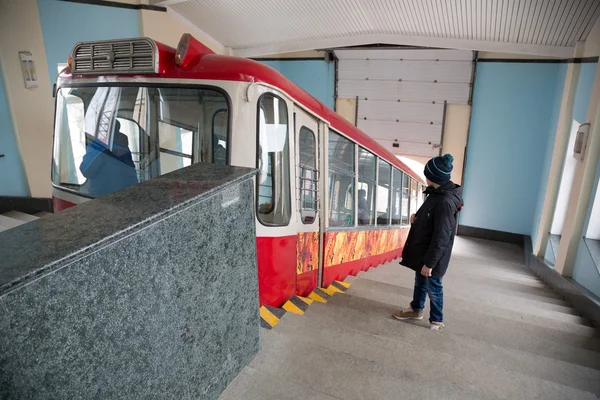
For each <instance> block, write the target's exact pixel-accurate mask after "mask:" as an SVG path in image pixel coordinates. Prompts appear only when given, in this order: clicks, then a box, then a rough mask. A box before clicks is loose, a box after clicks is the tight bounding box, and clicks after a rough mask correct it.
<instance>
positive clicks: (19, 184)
mask: <svg viewBox="0 0 600 400" xmlns="http://www.w3.org/2000/svg"><path fill="white" fill-rule="evenodd" d="M0 154H4V157H1V158H0V171H2V173H0V196H29V189H28V187H27V182H26V180H25V172H24V170H23V165H22V163H21V154H20V152H19V147H18V146H17V140H16V137H15V131H14V128H13V122H12V117H11V115H10V109H9V107H8V101H7V98H6V92H5V90H4V78H3V77H2V71H1V70H0Z"/></svg>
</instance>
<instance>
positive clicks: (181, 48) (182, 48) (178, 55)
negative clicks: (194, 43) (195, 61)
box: [175, 33, 192, 65]
mask: <svg viewBox="0 0 600 400" xmlns="http://www.w3.org/2000/svg"><path fill="white" fill-rule="evenodd" d="M191 38H192V35H190V34H189V33H184V34H183V35H181V39H179V44H178V45H177V51H176V52H175V64H177V65H182V64H183V61H184V60H185V56H186V55H187V52H188V49H189V48H190V40H191Z"/></svg>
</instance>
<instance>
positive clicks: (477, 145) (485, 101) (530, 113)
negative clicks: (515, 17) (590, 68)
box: [461, 62, 561, 235]
mask: <svg viewBox="0 0 600 400" xmlns="http://www.w3.org/2000/svg"><path fill="white" fill-rule="evenodd" d="M560 73H561V65H560V64H542V63H486V62H480V63H478V64H477V76H476V79H475V88H474V94H473V113H472V117H471V129H470V133H469V145H468V148H467V163H466V166H465V179H464V201H465V208H464V209H463V211H462V212H461V214H462V215H461V224H462V225H466V226H472V227H477V228H484V229H492V230H498V231H504V232H511V233H518V234H526V235H531V233H532V232H531V230H532V225H533V221H534V216H535V212H536V205H537V202H538V197H539V192H540V187H541V186H540V185H541V184H540V181H541V178H542V170H543V167H544V163H545V156H546V154H545V153H546V149H547V144H548V140H549V136H550V131H551V125H552V121H553V119H554V118H555V116H554V110H555V95H556V93H557V91H558V90H557V85H559V82H560V79H559V76H560Z"/></svg>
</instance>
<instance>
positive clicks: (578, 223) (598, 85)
mask: <svg viewBox="0 0 600 400" xmlns="http://www.w3.org/2000/svg"><path fill="white" fill-rule="evenodd" d="M587 122H589V123H590V124H591V125H592V127H591V131H590V135H589V138H588V143H587V149H586V152H585V154H584V159H583V162H581V163H579V164H578V165H577V169H576V170H575V178H574V179H573V186H572V189H571V195H570V197H569V206H568V208H567V215H566V217H565V224H564V227H563V233H562V236H561V240H560V247H559V249H558V254H557V256H556V264H555V266H554V269H555V271H557V272H558V273H560V274H562V275H563V276H567V277H571V276H572V275H573V268H574V266H575V259H576V257H577V250H578V248H579V245H580V239H581V236H582V235H583V225H584V222H585V218H586V214H587V209H588V204H589V202H590V200H591V194H592V189H593V184H594V177H595V175H596V166H597V165H598V160H599V159H600V69H598V70H597V71H596V77H595V78H594V88H593V91H592V99H591V101H590V108H589V111H588V116H587ZM567 151H569V152H571V151H572V149H567Z"/></svg>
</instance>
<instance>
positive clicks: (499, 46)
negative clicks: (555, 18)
mask: <svg viewBox="0 0 600 400" xmlns="http://www.w3.org/2000/svg"><path fill="white" fill-rule="evenodd" d="M375 43H382V44H390V45H404V46H419V47H436V48H446V49H457V50H475V51H491V52H498V53H514V54H528V55H536V56H546V57H558V58H570V57H573V51H574V47H563V46H546V45H537V44H523V43H505V42H492V41H483V40H467V39H445V38H432V37H424V36H403V35H390V34H369V35H360V36H346V37H342V38H335V39H322V40H313V41H304V42H295V43H283V44H275V45H269V46H260V47H251V48H245V49H234V51H233V53H234V55H236V56H239V57H260V56H266V55H269V54H282V53H289V52H292V51H303V50H314V49H334V48H338V47H346V46H359V45H368V44H375Z"/></svg>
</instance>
